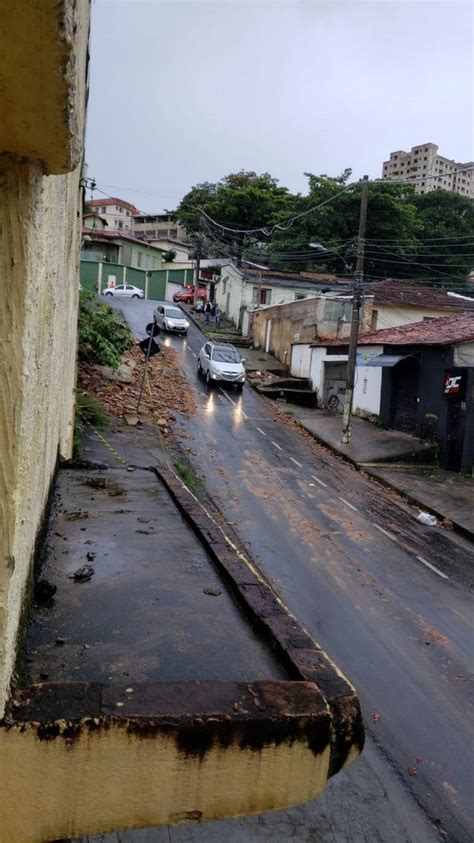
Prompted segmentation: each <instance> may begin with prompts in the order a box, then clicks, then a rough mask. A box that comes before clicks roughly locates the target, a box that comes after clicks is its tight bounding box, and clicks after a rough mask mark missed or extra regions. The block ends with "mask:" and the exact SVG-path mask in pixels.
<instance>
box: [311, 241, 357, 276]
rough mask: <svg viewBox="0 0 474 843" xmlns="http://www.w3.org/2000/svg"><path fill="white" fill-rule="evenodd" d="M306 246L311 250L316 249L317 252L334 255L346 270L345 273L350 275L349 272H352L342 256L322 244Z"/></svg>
mask: <svg viewBox="0 0 474 843" xmlns="http://www.w3.org/2000/svg"><path fill="white" fill-rule="evenodd" d="M308 246H309V247H310V248H311V249H317V250H318V252H328V254H333V255H335V256H336V257H337V258H340V260H341V261H342V262H343V264H344V267H345V269H346V270H347V272H348V273H351V272H352V269H351V267H350V266H349V264H348V263H347V261H346V260H345V258H343V257H342V255H340V254H339V253H338V252H336V251H335V250H334V249H329V248H328V247H327V246H323V244H322V243H308Z"/></svg>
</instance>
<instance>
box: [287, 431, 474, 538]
mask: <svg viewBox="0 0 474 843" xmlns="http://www.w3.org/2000/svg"><path fill="white" fill-rule="evenodd" d="M293 421H295V422H296V423H297V424H298V425H299V427H301V428H302V430H305V431H306V433H309V435H310V436H312V437H313V439H315V440H316V442H318V444H319V445H323V447H324V448H327V449H328V450H329V451H332V453H333V454H335V455H336V456H338V457H341V459H343V460H345V462H348V463H350V465H352V466H353V467H354V468H355V469H357V471H360V473H361V474H367V475H368V476H369V477H372V478H373V479H374V480H376V481H377V482H378V483H380V484H381V485H382V486H385V487H386V488H387V489H391V490H392V491H394V492H397V494H398V495H400V497H401V498H403V499H404V500H406V501H407V503H410V504H412V506H416V507H418V508H420V509H422V510H423V511H424V512H429V514H430V515H434V516H436V518H437V519H438V520H443V519H445V518H446V519H447V520H448V521H451V523H452V525H453V527H454V532H455V533H458V534H459V535H460V536H463V538H465V539H468V541H471V542H474V530H470V529H469V528H468V527H464V525H463V524H460V523H459V522H458V521H455V520H453V518H450V516H449V515H445V514H444V513H442V512H440V511H439V510H437V509H434V508H433V507H432V506H429V505H428V504H426V503H425V502H423V501H421V500H420V499H419V498H417V497H415V496H414V495H411V494H409V493H408V492H403V491H402V490H401V489H399V488H398V487H397V486H394V484H393V483H390V481H389V480H387V479H386V478H385V477H379V476H378V475H377V474H374V473H373V472H372V471H371V470H370V469H369V468H366V467H365V465H364V463H360V462H357V461H356V460H355V459H354V458H353V457H351V456H349V454H344V453H343V452H341V451H339V450H338V449H337V448H336V447H335V446H334V445H332V444H331V443H330V442H326V440H325V439H323V438H322V437H321V436H318V434H317V433H314V431H313V430H309V429H308V428H307V427H305V425H304V424H303V423H302V422H300V421H299V420H298V419H293ZM380 465H381V467H382V466H384V465H387V463H380Z"/></svg>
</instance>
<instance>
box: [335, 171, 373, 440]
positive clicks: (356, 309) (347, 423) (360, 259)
mask: <svg viewBox="0 0 474 843" xmlns="http://www.w3.org/2000/svg"><path fill="white" fill-rule="evenodd" d="M368 193H369V177H368V176H364V178H363V179H362V191H361V197H360V214H359V234H358V237H357V251H356V267H355V272H354V285H353V294H352V317H351V335H350V340H349V354H348V357H347V373H346V391H345V394H344V410H343V413H342V437H341V442H342V444H343V445H349V444H350V441H351V416H352V404H353V401H354V380H355V368H356V356H357V341H358V339H359V323H360V305H361V298H362V281H363V277H364V250H365V228H366V222H367V199H368Z"/></svg>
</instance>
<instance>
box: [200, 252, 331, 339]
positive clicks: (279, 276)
mask: <svg viewBox="0 0 474 843" xmlns="http://www.w3.org/2000/svg"><path fill="white" fill-rule="evenodd" d="M346 285H347V281H344V280H343V279H341V278H338V277H337V276H335V275H330V274H323V273H321V274H319V273H318V274H317V273H305V277H303V276H302V274H300V273H297V272H294V273H290V272H281V273H279V272H278V271H276V270H275V271H270V270H262V271H261V272H260V271H259V270H255V269H245V270H244V269H239V268H238V267H237V266H235V264H233V263H228V264H226V265H224V266H223V267H222V268H221V279H220V281H219V283H218V284H217V285H216V301H217V303H218V305H219V307H220V308H221V310H222V311H223V312H224V313H225V314H226V316H228V317H229V318H230V319H232V321H233V322H234V324H235V325H237V326H238V327H240V328H241V330H242V334H243V335H244V336H246V335H247V333H248V325H249V314H251V313H252V311H253V310H255V309H256V308H258V307H262V306H268V305H275V304H288V303H289V302H294V301H300V300H302V299H306V298H310V297H312V296H316V295H318V293H320V292H321V291H322V290H328V289H331V288H334V289H336V288H339V290H340V291H343V290H344V289H345V286H346Z"/></svg>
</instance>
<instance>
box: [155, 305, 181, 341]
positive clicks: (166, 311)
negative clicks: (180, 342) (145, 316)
mask: <svg viewBox="0 0 474 843" xmlns="http://www.w3.org/2000/svg"><path fill="white" fill-rule="evenodd" d="M155 320H156V324H157V325H158V327H159V328H161V330H162V331H173V333H175V334H183V336H185V335H186V334H187V333H188V328H189V322H188V320H187V319H186V317H185V315H184V313H183V311H182V310H180V308H179V307H175V306H174V305H172V304H160V305H158V307H157V308H156V310H155Z"/></svg>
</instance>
